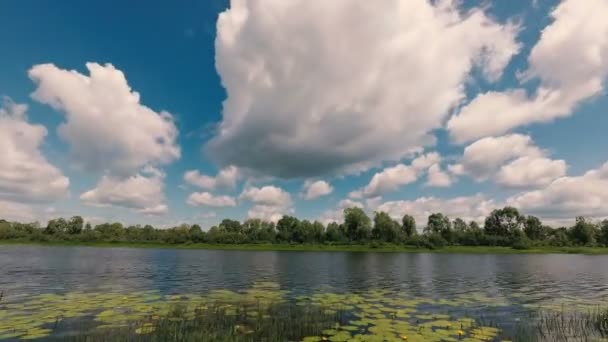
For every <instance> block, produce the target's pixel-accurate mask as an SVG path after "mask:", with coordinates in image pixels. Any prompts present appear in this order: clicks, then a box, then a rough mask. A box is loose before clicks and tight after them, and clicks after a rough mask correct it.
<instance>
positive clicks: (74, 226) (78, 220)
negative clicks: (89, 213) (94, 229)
mask: <svg viewBox="0 0 608 342" xmlns="http://www.w3.org/2000/svg"><path fill="white" fill-rule="evenodd" d="M83 226H84V220H83V219H82V217H81V216H73V217H72V218H71V219H70V222H68V233H69V234H80V233H81V232H82V227H83Z"/></svg>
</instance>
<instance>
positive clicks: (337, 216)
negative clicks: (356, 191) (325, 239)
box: [319, 197, 379, 225]
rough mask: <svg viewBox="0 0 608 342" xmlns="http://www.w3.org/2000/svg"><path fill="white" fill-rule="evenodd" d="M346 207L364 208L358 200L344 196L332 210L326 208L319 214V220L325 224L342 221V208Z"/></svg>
mask: <svg viewBox="0 0 608 342" xmlns="http://www.w3.org/2000/svg"><path fill="white" fill-rule="evenodd" d="M377 199H379V197H377V198H374V199H373V200H372V201H374V200H377ZM346 208H361V209H364V208H365V205H364V204H363V203H361V202H359V201H354V200H351V199H350V198H345V199H343V200H341V201H340V202H339V203H338V207H337V208H336V209H333V210H326V211H325V212H323V213H322V214H321V217H320V218H319V221H321V222H322V223H323V224H325V225H327V224H329V223H331V222H343V221H344V209H346Z"/></svg>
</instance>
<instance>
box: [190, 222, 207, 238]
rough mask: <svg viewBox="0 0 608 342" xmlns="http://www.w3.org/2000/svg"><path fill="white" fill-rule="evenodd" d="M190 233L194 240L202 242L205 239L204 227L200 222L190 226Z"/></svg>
mask: <svg viewBox="0 0 608 342" xmlns="http://www.w3.org/2000/svg"><path fill="white" fill-rule="evenodd" d="M188 235H189V236H190V240H192V242H196V243H200V242H203V241H205V233H203V229H202V228H201V226H199V225H198V224H193V225H192V227H190V231H189V232H188Z"/></svg>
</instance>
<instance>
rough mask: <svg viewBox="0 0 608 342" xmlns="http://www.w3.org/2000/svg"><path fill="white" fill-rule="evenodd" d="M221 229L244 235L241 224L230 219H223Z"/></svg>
mask: <svg viewBox="0 0 608 342" xmlns="http://www.w3.org/2000/svg"><path fill="white" fill-rule="evenodd" d="M220 228H222V229H225V230H226V232H228V233H242V232H243V228H242V227H241V222H239V221H236V220H230V219H223V220H222V222H221V223H220Z"/></svg>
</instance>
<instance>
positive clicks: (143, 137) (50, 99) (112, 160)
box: [29, 63, 180, 177]
mask: <svg viewBox="0 0 608 342" xmlns="http://www.w3.org/2000/svg"><path fill="white" fill-rule="evenodd" d="M86 67H87V69H88V70H89V73H90V75H89V76H87V75H83V74H80V73H79V72H77V71H75V70H71V71H68V70H63V69H59V68H57V67H56V66H55V65H53V64H40V65H35V66H33V67H32V68H31V69H30V70H29V76H30V78H31V79H32V80H33V81H34V82H35V83H36V84H37V89H36V91H35V92H34V93H33V94H32V97H33V98H34V99H35V100H37V101H39V102H41V103H45V104H48V105H50V106H52V107H53V108H54V109H56V110H58V111H62V112H64V113H65V118H66V121H65V122H64V123H63V124H61V125H60V126H59V128H58V133H59V136H60V137H61V138H62V139H63V140H65V141H67V142H68V143H69V144H70V151H71V155H72V157H73V160H74V162H75V164H76V165H79V166H83V167H84V168H85V169H87V170H92V171H95V172H109V173H112V174H115V175H120V176H123V177H125V176H130V175H133V174H134V173H136V172H137V170H139V169H140V168H141V167H143V166H145V165H160V164H167V163H169V162H171V161H173V160H175V159H177V158H179V156H180V149H179V146H178V145H177V144H176V138H177V134H178V132H177V128H176V127H175V124H174V123H173V119H172V116H171V114H170V113H168V112H160V113H157V112H155V111H153V110H152V109H150V108H148V107H146V106H144V105H142V104H141V103H140V96H139V94H138V93H137V92H135V91H132V90H131V88H130V87H129V85H128V83H127V80H126V78H125V75H124V74H123V73H122V72H121V71H120V70H117V69H116V68H114V67H113V66H112V65H111V64H106V65H104V66H102V65H99V64H97V63H87V64H86Z"/></svg>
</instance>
